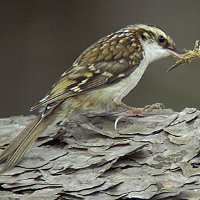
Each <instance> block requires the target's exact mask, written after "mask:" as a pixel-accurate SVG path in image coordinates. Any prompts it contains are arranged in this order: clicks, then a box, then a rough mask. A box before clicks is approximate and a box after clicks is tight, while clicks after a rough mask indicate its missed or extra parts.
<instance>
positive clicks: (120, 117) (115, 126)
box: [114, 115, 124, 131]
mask: <svg viewBox="0 0 200 200" xmlns="http://www.w3.org/2000/svg"><path fill="white" fill-rule="evenodd" d="M123 118H124V117H123V116H122V115H121V116H119V117H118V118H117V119H116V120H115V123H114V128H115V131H116V130H117V124H118V122H119V120H120V119H123Z"/></svg>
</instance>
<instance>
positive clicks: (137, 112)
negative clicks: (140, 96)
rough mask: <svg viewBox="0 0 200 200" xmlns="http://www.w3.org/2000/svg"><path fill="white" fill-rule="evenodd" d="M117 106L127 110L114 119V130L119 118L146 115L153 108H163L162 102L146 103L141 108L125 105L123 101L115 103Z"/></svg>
mask: <svg viewBox="0 0 200 200" xmlns="http://www.w3.org/2000/svg"><path fill="white" fill-rule="evenodd" d="M117 107H121V108H125V109H126V110H127V111H125V112H124V113H122V114H120V115H119V117H117V119H116V120H115V130H116V129H117V123H118V122H119V120H121V119H127V118H128V117H137V116H138V117H143V116H145V115H147V114H148V113H150V112H152V111H153V110H154V109H160V110H162V109H163V108H164V105H163V104H162V103H154V104H151V105H146V106H145V107H144V108H143V109H141V108H136V107H131V106H127V105H126V104H124V103H120V104H117Z"/></svg>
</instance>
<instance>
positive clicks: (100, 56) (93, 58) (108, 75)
mask: <svg viewBox="0 0 200 200" xmlns="http://www.w3.org/2000/svg"><path fill="white" fill-rule="evenodd" d="M141 50H142V49H141V45H140V42H139V41H136V36H134V35H132V34H131V33H127V32H126V33H123V31H121V32H117V33H115V34H111V35H109V36H107V37H105V38H103V39H101V40H99V41H98V42H97V43H95V44H94V45H92V46H91V47H89V48H88V49H86V50H85V51H84V52H83V53H82V54H81V56H80V57H79V58H78V59H77V60H76V61H75V63H74V64H73V66H72V67H71V68H70V69H68V70H67V71H66V72H65V73H63V74H62V76H61V78H60V79H59V80H58V81H57V82H56V83H55V84H54V85H53V87H52V90H51V91H50V92H49V94H48V95H46V97H45V98H43V99H42V100H41V101H40V102H39V103H38V104H37V105H36V106H34V107H33V108H32V110H34V109H37V108H40V107H43V106H46V105H49V104H57V103H59V102H60V101H62V100H64V99H66V98H69V97H71V96H75V95H79V94H81V93H83V92H87V91H89V90H91V89H94V88H99V87H107V86H108V85H109V84H113V83H115V82H118V81H120V80H121V79H122V78H124V77H127V76H128V75H129V74H130V73H131V72H132V71H134V69H135V68H136V67H137V66H138V65H139V63H140V61H141V59H142V57H143V55H142V51H141Z"/></svg>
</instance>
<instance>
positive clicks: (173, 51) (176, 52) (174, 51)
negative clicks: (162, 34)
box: [167, 47, 185, 58]
mask: <svg viewBox="0 0 200 200" xmlns="http://www.w3.org/2000/svg"><path fill="white" fill-rule="evenodd" d="M167 49H168V50H169V52H170V53H171V54H172V55H173V56H175V57H177V58H180V57H181V55H183V54H184V53H185V52H184V51H181V50H179V49H176V48H175V47H167Z"/></svg>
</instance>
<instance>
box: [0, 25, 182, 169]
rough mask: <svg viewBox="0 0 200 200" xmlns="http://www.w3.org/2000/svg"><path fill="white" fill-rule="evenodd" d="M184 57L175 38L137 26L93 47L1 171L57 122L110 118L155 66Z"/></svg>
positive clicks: (5, 156) (8, 152) (6, 154)
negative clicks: (78, 117) (96, 116)
mask: <svg viewBox="0 0 200 200" xmlns="http://www.w3.org/2000/svg"><path fill="white" fill-rule="evenodd" d="M169 55H175V56H178V54H177V53H176V50H175V48H174V43H173V41H172V39H171V38H170V37H169V36H167V35H166V34H165V33H164V32H163V31H162V30H160V29H159V28H157V27H155V26H149V25H144V24H138V25H131V26H128V27H126V28H123V29H121V30H119V31H117V32H115V33H112V34H110V35H108V36H106V37H104V38H102V39H100V40H99V41H97V42H96V43H94V44H93V45H91V46H90V47H89V48H87V49H86V50H85V51H84V52H83V53H82V54H81V55H80V56H79V57H78V59H77V60H76V61H75V62H74V63H73V64H72V66H71V68H69V69H67V71H66V72H64V73H63V74H62V75H61V77H60V79H59V80H58V81H57V82H56V83H55V84H54V85H53V86H52V89H51V91H50V92H49V93H48V94H47V95H46V96H45V98H43V99H42V100H41V101H40V102H39V103H38V104H37V105H36V106H34V107H33V108H32V110H34V109H40V114H39V115H38V117H37V118H36V119H35V121H33V122H32V123H31V124H30V125H29V126H28V127H27V128H26V129H25V130H23V131H22V132H21V133H20V134H19V136H18V137H16V138H15V140H14V141H13V142H12V143H11V144H10V145H9V146H8V147H7V148H6V149H5V150H4V151H3V152H2V153H1V155H0V161H5V160H6V163H5V166H4V167H3V169H2V170H1V172H3V171H5V170H8V169H10V168H12V167H14V166H15V165H16V164H17V163H18V162H19V161H20V160H21V158H22V157H23V155H24V154H25V153H26V151H27V150H28V149H29V148H30V146H31V145H32V144H33V143H34V141H35V140H36V139H37V138H38V137H39V136H40V134H41V133H42V132H43V130H44V129H45V128H46V127H47V126H48V125H49V124H52V123H56V122H57V121H59V120H62V119H64V118H66V117H70V116H72V115H76V114H84V113H88V112H89V113H93V114H97V113H107V112H109V111H110V110H112V109H113V108H114V107H116V106H117V105H118V104H120V103H121V100H122V99H123V98H124V97H125V96H126V95H127V94H128V93H129V92H130V91H131V90H132V89H133V88H134V87H135V86H136V85H137V83H138V82H139V80H140V79H141V77H142V75H143V73H144V72H145V70H146V68H147V66H148V64H149V63H151V62H153V61H155V60H157V59H160V58H162V57H166V56H169Z"/></svg>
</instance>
